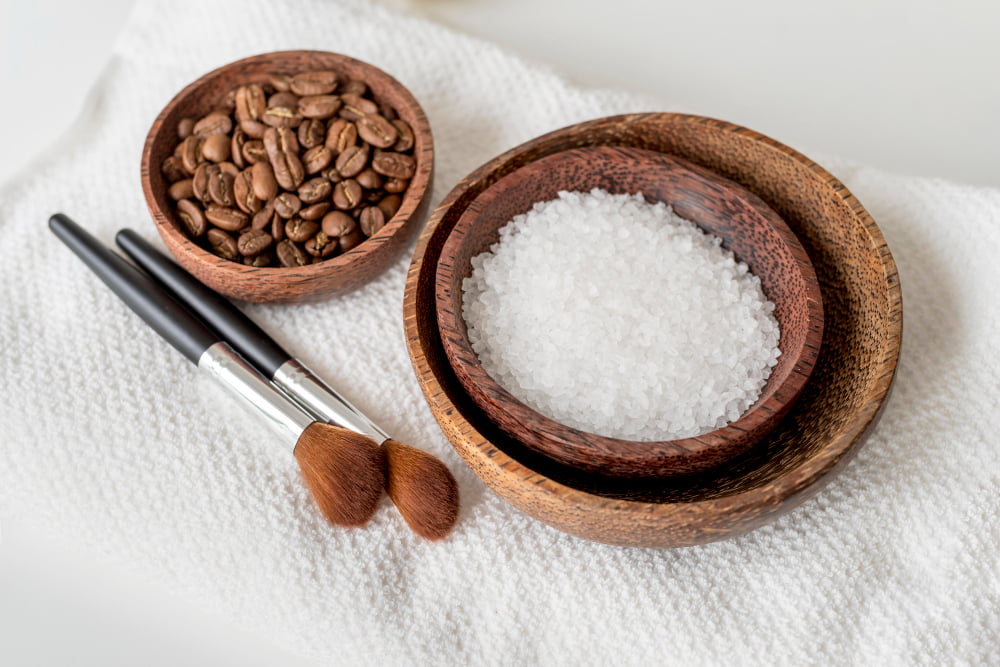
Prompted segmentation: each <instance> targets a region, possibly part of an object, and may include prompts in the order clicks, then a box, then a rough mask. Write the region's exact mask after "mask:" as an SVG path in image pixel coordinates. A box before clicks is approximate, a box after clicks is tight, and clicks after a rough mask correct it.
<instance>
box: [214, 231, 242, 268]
mask: <svg viewBox="0 0 1000 667" xmlns="http://www.w3.org/2000/svg"><path fill="white" fill-rule="evenodd" d="M208 244H209V245H210V246H211V247H212V252H214V253H215V254H216V255H218V256H219V257H222V258H223V259H228V260H231V261H236V260H238V259H239V258H240V251H239V248H237V247H236V241H234V240H233V237H232V236H230V235H229V234H227V233H225V232H224V231H222V230H221V229H215V228H212V229H210V230H208Z"/></svg>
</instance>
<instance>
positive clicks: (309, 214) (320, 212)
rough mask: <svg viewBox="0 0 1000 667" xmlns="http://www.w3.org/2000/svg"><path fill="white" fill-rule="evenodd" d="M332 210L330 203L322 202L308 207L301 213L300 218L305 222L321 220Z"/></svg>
mask: <svg viewBox="0 0 1000 667" xmlns="http://www.w3.org/2000/svg"><path fill="white" fill-rule="evenodd" d="M329 210H330V202H328V201H321V202H319V203H318V204H313V205H312V206H308V207H306V208H304V209H302V210H301V211H299V217H300V218H302V219H303V220H319V219H320V218H322V217H323V216H324V215H326V212H327V211H329Z"/></svg>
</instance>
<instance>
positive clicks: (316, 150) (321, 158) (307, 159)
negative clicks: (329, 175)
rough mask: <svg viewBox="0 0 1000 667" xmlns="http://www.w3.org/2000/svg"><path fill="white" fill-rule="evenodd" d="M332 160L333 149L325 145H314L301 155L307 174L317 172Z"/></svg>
mask: <svg viewBox="0 0 1000 667" xmlns="http://www.w3.org/2000/svg"><path fill="white" fill-rule="evenodd" d="M331 162H333V151H331V150H330V149H329V148H327V147H326V146H314V147H312V148H310V149H309V150H307V151H306V152H305V153H304V154H303V155H302V166H303V167H305V169H306V173H307V174H318V173H319V172H321V171H323V170H324V169H326V168H327V167H328V166H329V165H330V163H331Z"/></svg>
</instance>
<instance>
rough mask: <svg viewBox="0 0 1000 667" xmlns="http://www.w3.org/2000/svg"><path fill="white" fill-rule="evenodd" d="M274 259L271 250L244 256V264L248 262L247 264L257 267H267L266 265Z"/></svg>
mask: <svg viewBox="0 0 1000 667" xmlns="http://www.w3.org/2000/svg"><path fill="white" fill-rule="evenodd" d="M272 261H274V258H273V257H272V256H271V253H269V252H264V253H261V254H259V255H257V256H256V257H244V258H243V263H244V264H246V265H247V266H253V267H257V268H261V267H265V266H270V265H271V262H272Z"/></svg>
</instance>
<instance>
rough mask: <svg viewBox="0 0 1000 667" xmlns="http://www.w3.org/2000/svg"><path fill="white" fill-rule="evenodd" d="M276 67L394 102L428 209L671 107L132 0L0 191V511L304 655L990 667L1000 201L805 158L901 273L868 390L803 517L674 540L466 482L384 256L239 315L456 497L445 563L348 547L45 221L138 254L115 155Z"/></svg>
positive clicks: (172, 0)
mask: <svg viewBox="0 0 1000 667" xmlns="http://www.w3.org/2000/svg"><path fill="white" fill-rule="evenodd" d="M286 48H317V49H325V50H330V51H337V52H342V53H347V54H350V55H353V56H355V57H358V58H361V59H363V60H367V61H369V62H372V63H374V64H376V65H378V66H381V67H383V68H384V69H386V70H388V71H389V72H391V73H393V74H394V75H396V76H397V77H398V78H399V79H400V80H401V81H402V82H403V83H404V84H406V85H407V86H408V87H410V89H411V90H412V91H413V92H414V94H415V95H416V96H417V98H418V99H419V100H420V101H421V102H422V104H423V105H424V107H425V109H426V111H427V113H428V116H429V117H430V120H431V124H432V127H433V130H434V133H435V139H436V144H437V157H438V166H439V168H438V170H437V177H436V181H435V201H437V200H439V199H440V198H441V197H442V196H443V195H444V194H445V192H447V190H448V189H449V188H450V187H451V186H452V185H453V184H454V183H455V182H456V181H457V180H458V179H460V178H461V177H462V176H464V175H465V174H466V173H468V172H469V171H470V170H472V169H473V168H474V167H476V166H478V165H479V164H481V163H482V162H484V161H485V160H487V159H489V158H491V157H492V156H494V155H496V154H498V153H500V152H502V151H504V150H506V149H508V148H510V147H512V146H514V145H516V144H518V143H520V142H522V141H524V140H526V139H529V138H531V137H533V136H536V135H538V134H540V133H542V132H545V131H548V130H551V129H554V128H557V127H560V126H563V125H566V124H569V123H572V122H576V121H580V120H584V119H589V118H594V117H597V116H603V115H607V114H612V113H620V112H626V111H637V110H651V109H669V107H667V106H664V105H663V104H662V103H655V102H652V101H650V100H643V99H638V98H636V97H634V96H628V95H624V94H617V93H612V92H603V91H594V90H584V89H581V88H578V87H575V86H573V85H570V84H569V83H567V82H566V81H565V80H563V79H561V78H559V77H558V76H557V75H555V74H553V73H552V72H550V71H548V70H547V69H545V68H541V67H538V66H535V65H532V64H528V63H525V62H523V61H522V60H520V59H518V58H515V57H513V56H511V55H509V54H507V53H505V52H503V51H502V50H501V49H499V48H496V47H494V46H492V45H490V44H487V43H484V42H482V41H477V40H474V39H470V38H468V37H464V36H460V35H457V34H454V33H453V32H451V31H449V30H447V29H444V28H442V27H439V26H435V25H432V24H429V23H427V22H424V21H422V20H419V19H416V18H413V17H410V16H406V15H402V14H397V13H394V12H392V11H390V10H387V9H385V8H384V7H380V6H377V5H371V4H369V3H367V2H365V1H364V0H337V1H334V0H325V1H324V0H294V1H293V0H226V1H223V2H195V1H193V0H192V1H184V2H181V1H178V0H143V1H142V2H140V3H139V5H138V7H137V9H136V10H135V12H134V14H133V15H132V16H131V18H130V19H129V21H128V23H127V26H126V28H125V30H124V33H123V35H122V37H121V39H120V40H119V42H118V44H117V46H116V48H115V51H114V56H113V58H112V60H111V62H110V64H109V65H108V67H107V70H106V71H105V73H104V75H103V76H102V77H101V79H100V81H99V82H98V83H97V85H96V86H95V88H94V93H93V95H92V97H91V99H90V102H89V104H88V106H87V107H86V109H85V110H84V113H83V115H82V117H81V118H80V120H79V121H78V122H77V124H76V125H75V127H74V128H73V129H72V131H71V132H70V133H69V134H68V135H67V136H65V137H63V138H62V139H61V140H60V141H59V142H58V145H57V146H56V147H55V148H54V150H53V151H52V152H51V153H50V154H49V155H48V156H47V158H46V159H44V160H42V161H40V162H38V163H36V164H35V165H33V166H32V167H31V168H30V169H28V170H27V171H26V172H25V173H24V174H23V175H22V176H21V177H20V178H18V179H17V180H15V181H13V182H11V183H8V184H7V185H6V187H4V188H3V189H2V190H0V257H2V262H0V303H2V306H0V336H2V346H0V374H2V377H3V379H4V381H3V384H2V387H0V405H2V406H3V408H2V410H3V430H4V438H3V442H2V444H0V511H2V512H4V513H5V514H8V515H11V516H16V517H18V519H23V520H25V521H31V522H33V523H34V524H36V525H39V526H43V527H46V528H48V529H50V530H52V531H56V532H58V533H60V534H62V535H64V536H66V537H68V538H70V539H72V540H75V541H76V542H78V543H79V544H80V545H81V547H82V548H86V549H90V550H93V551H95V552H98V553H101V554H105V555H106V556H107V557H108V558H109V559H116V560H117V561H118V562H121V563H123V564H126V565H128V566H129V567H131V568H133V569H137V570H138V571H140V572H142V573H145V574H146V575H148V576H150V577H152V578H155V579H156V580H159V581H161V582H164V583H166V584H167V585H169V586H172V587H173V588H175V589H176V590H178V591H180V592H181V593H182V594H184V595H187V596H189V597H190V598H193V599H194V600H196V601H198V602H199V603H202V604H206V605H208V606H211V607H212V608H215V609H219V610H221V611H222V612H224V613H226V614H228V615H229V616H231V617H232V618H233V619H234V620H235V621H236V622H238V623H240V624H242V625H244V626H245V627H247V628H248V629H252V630H254V631H256V632H258V633H261V634H264V635H267V636H269V637H270V638H271V639H273V640H274V641H275V642H276V643H278V644H279V645H282V646H285V647H287V648H288V649H290V650H292V651H295V652H298V653H301V654H302V655H304V656H307V657H312V658H314V659H315V660H317V661H318V662H320V663H354V664H372V665H384V664H454V665H467V664H527V663H542V662H544V663H551V664H567V665H569V664H572V665H580V664H584V665H607V664H662V663H667V664H719V663H722V662H726V663H746V664H774V663H780V664H802V663H812V664H830V663H867V664H887V663H925V664H941V663H983V664H985V663H992V664H998V663H1000V584H998V570H1000V568H998V565H1000V520H998V519H1000V446H998V445H1000V442H998V437H997V435H996V432H995V429H996V427H995V425H994V423H993V422H994V420H995V417H996V411H997V407H998V405H1000V389H998V386H1000V380H998V378H997V375H998V369H1000V364H998V361H997V359H998V358H1000V346H998V344H997V334H996V332H997V331H998V330H1000V308H998V303H1000V297H998V286H1000V262H997V261H996V254H997V252H998V249H1000V189H991V188H973V187H965V186H961V185H954V184H951V183H947V182H944V181H940V180H928V179H916V178H906V177H900V176H893V175H889V174H885V173H882V172H880V171H877V170H874V169H868V168H865V167H861V166H857V165H852V164H849V163H846V162H843V161H834V162H830V161H824V162H825V163H826V166H828V167H830V168H832V169H833V171H834V172H835V173H836V174H837V175H838V176H840V177H841V178H842V179H843V180H844V181H845V182H846V184H847V186H848V187H849V188H851V189H852V190H853V191H854V192H855V194H857V195H858V197H859V198H860V200H861V201H862V203H863V204H864V205H865V206H866V207H867V208H868V209H869V210H870V211H871V213H872V214H873V215H874V217H875V219H876V220H877V221H878V223H879V225H880V226H881V228H882V230H883V231H884V233H885V236H886V238H887V239H888V242H889V245H890V247H891V249H892V251H893V253H894V255H895V258H896V261H897V262H898V264H899V268H900V273H901V278H902V285H903V291H904V311H905V323H906V325H905V335H904V350H903V354H902V361H901V365H900V368H899V374H898V377H897V383H896V389H895V393H894V395H893V397H892V399H891V402H890V404H889V406H888V408H887V410H886V411H885V414H884V417H883V419H882V422H881V424H880V425H879V426H878V428H877V429H876V430H875V432H874V433H873V435H872V437H871V438H870V439H869V441H868V443H867V444H866V445H865V446H864V448H863V450H862V451H861V453H860V454H859V456H858V457H857V458H856V459H855V460H854V461H853V462H852V463H851V464H850V465H849V466H848V467H847V468H846V470H845V471H844V472H843V474H842V475H841V476H840V477H839V478H838V479H837V480H835V481H834V482H833V483H832V484H831V485H830V486H829V487H828V488H827V489H826V490H825V491H824V492H822V493H821V494H820V495H819V496H818V497H817V498H815V499H814V500H811V501H809V502H807V503H806V504H804V505H803V506H802V507H801V508H799V509H797V510H796V511H794V512H792V513H791V514H790V515H787V516H785V517H783V518H781V519H779V520H777V521H776V522H774V523H772V524H770V525H768V526H766V527H764V528H761V529H759V530H757V531H755V532H753V533H750V534H748V535H746V536H744V537H741V538H738V539H733V540H729V541H725V542H720V543H716V544H711V545H708V546H703V547H697V548H689V549H680V550H647V549H625V548H617V547H611V546H604V545H600V544H595V543H591V542H586V541H583V540H580V539H577V538H573V537H570V536H567V535H564V534H562V533H560V532H557V531H555V530H553V529H551V528H549V527H547V526H545V525H543V524H541V523H539V522H536V521H534V520H532V519H530V518H528V517H527V516H525V515H523V514H520V513H519V512H517V511H516V510H514V509H513V508H511V507H510V506H508V505H506V504H505V503H504V502H503V501H501V500H499V499H498V498H497V497H496V496H495V495H494V494H493V493H492V492H490V491H489V490H487V489H486V488H485V487H484V485H483V484H482V483H481V482H480V481H479V480H478V479H477V478H475V477H474V476H473V475H472V473H471V472H470V471H469V470H468V469H467V468H466V467H465V466H464V465H463V463H462V462H461V460H460V459H459V457H458V456H457V455H456V454H455V453H454V452H453V450H452V449H451V448H450V446H449V445H448V443H447V441H446V440H445V439H444V437H443V436H442V435H441V433H440V431H439V430H438V428H437V427H436V425H435V423H434V421H433V419H432V418H431V415H430V413H429V411H428V408H427V407H426V405H425V403H424V400H423V398H422V397H421V395H420V392H419V389H418V387H417V382H416V380H415V379H414V377H413V373H412V371H411V368H410V363H409V361H408V359H407V356H406V351H405V346H404V341H403V333H402V323H401V302H402V292H403V282H404V277H405V269H406V266H407V258H405V257H401V258H400V259H399V261H398V262H397V263H396V264H395V265H394V266H393V267H392V268H391V269H390V270H389V271H388V272H387V273H385V274H384V275H382V276H381V277H380V278H378V279H377V280H376V281H374V282H373V283H372V284H370V285H368V286H367V287H365V288H363V289H361V290H359V291H357V292H355V293H353V294H351V295H349V296H346V297H343V298H338V299H335V300H332V301H329V302H326V303H322V304H318V305H308V306H290V307H253V308H250V309H249V310H250V312H251V315H252V316H253V317H254V318H255V319H257V320H258V321H259V322H261V324H262V325H263V326H264V327H265V328H266V329H267V330H269V331H271V332H274V333H275V335H276V337H277V338H278V339H279V340H280V342H281V343H283V344H285V345H286V346H287V347H288V348H289V349H290V350H292V351H293V352H294V353H297V354H298V355H299V356H301V357H302V358H303V359H304V360H305V361H306V362H307V363H308V364H310V365H312V366H314V367H315V368H316V369H317V370H318V371H320V372H321V373H322V374H324V375H325V376H326V377H327V378H329V379H330V380H331V381H332V382H333V383H334V384H335V385H336V386H338V387H341V388H342V389H343V390H344V393H345V394H346V395H347V396H348V397H349V398H350V399H351V400H352V401H354V402H355V403H357V404H358V405H359V406H360V407H361V408H362V409H364V410H366V411H368V412H369V413H371V415H372V416H373V417H374V418H375V419H376V420H377V421H379V422H380V423H382V424H384V426H385V428H386V429H387V430H388V431H389V432H391V433H393V434H395V435H396V436H397V437H398V438H399V439H400V440H402V441H404V442H409V443H412V444H414V445H417V446H420V447H422V448H425V449H427V450H428V451H430V452H432V453H433V454H435V455H437V456H439V457H440V458H441V459H443V460H444V461H445V462H446V463H447V464H448V466H449V467H450V468H451V469H452V470H454V471H455V473H456V476H457V478H458V480H459V483H460V487H461V493H462V502H463V505H462V512H461V516H460V521H459V523H458V525H457V527H456V529H455V531H454V533H453V535H452V536H451V537H450V538H449V539H448V540H447V541H445V542H443V543H438V544H432V543H428V542H425V541H423V540H421V539H419V538H418V537H416V536H415V535H413V534H412V533H411V532H410V531H409V530H407V528H406V526H405V525H404V523H403V521H402V520H401V518H400V517H399V516H398V514H397V513H396V512H395V510H394V508H392V506H391V505H390V504H389V502H388V501H387V500H384V501H383V504H382V507H381V508H380V511H379V512H378V514H377V515H376V517H375V519H374V521H373V522H372V524H371V525H370V526H369V527H368V528H366V529H364V530H343V529H335V528H331V527H330V526H328V525H327V524H326V523H324V521H323V519H322V518H321V517H320V515H319V513H318V512H317V511H316V509H315V508H314V507H313V505H312V503H311V501H310V499H309V497H308V495H307V493H306V491H305V489H304V488H303V485H302V483H301V482H300V478H299V473H298V470H297V467H296V463H295V461H294V459H293V457H292V456H291V454H290V451H289V447H288V446H286V445H285V444H284V443H282V442H281V441H280V440H279V439H278V438H276V437H275V436H274V434H273V433H272V432H270V431H269V430H267V427H266V426H265V425H264V424H262V423H261V422H259V421H257V420H254V419H252V418H248V417H247V416H246V413H244V412H243V411H242V409H241V407H240V406H239V405H238V404H236V403H235V402H234V401H233V400H232V399H231V398H230V397H229V396H228V395H226V394H225V393H224V392H223V391H222V390H217V389H216V388H215V386H214V385H213V384H212V382H211V381H210V380H208V379H205V378H202V377H201V376H199V374H198V373H197V371H196V369H195V368H194V367H193V366H191V365H190V364H189V363H188V362H187V361H185V360H184V359H183V358H182V357H181V356H180V355H179V354H177V353H176V352H175V351H174V350H173V349H172V348H170V347H169V346H168V345H166V344H165V343H164V342H162V341H161V340H159V339H158V338H157V337H156V335H155V334H154V333H153V332H152V331H151V330H149V329H148V328H147V327H146V326H145V325H144V324H142V323H141V322H140V321H139V319H138V318H137V317H135V316H134V315H133V314H132V313H131V312H129V311H128V310H127V309H126V308H125V306H123V305H122V304H121V303H120V302H119V301H118V299H117V298H116V297H114V296H113V295H112V294H111V293H110V292H109V291H108V290H107V289H106V288H105V287H104V286H103V285H102V284H101V283H100V282H99V281H98V280H97V279H96V278H95V277H94V276H93V275H91V274H90V272H89V271H88V270H87V269H85V268H84V266H83V264H81V263H80V262H79V261H78V260H77V259H76V258H75V257H73V256H72V255H71V254H70V253H69V252H68V251H67V250H66V249H65V248H64V247H63V246H62V245H61V244H60V243H59V242H58V241H56V240H55V238H54V237H52V236H51V234H50V233H49V232H48V230H47V228H46V220H47V218H48V216H49V214H50V213H52V212H55V211H59V210H62V211H66V212H67V213H69V214H70V215H71V216H73V217H75V218H76V219H77V220H78V221H79V222H80V223H81V224H83V225H84V226H85V227H87V228H88V229H90V230H92V231H93V232H95V233H96V234H97V235H98V236H99V237H100V238H101V239H103V240H104V241H105V242H108V243H111V242H112V238H113V234H114V232H115V231H116V230H117V229H119V228H120V227H124V226H131V227H134V228H136V229H138V230H139V231H140V232H141V233H143V234H144V235H145V236H146V237H147V238H150V239H153V238H154V237H155V232H154V231H153V227H152V224H151V222H150V221H149V217H148V215H147V212H146V208H145V204H144V202H143V197H142V192H141V190H140V185H139V156H140V151H141V148H142V142H143V138H144V136H145V133H146V130H147V128H148V127H149V125H150V124H151V122H152V120H153V119H154V117H155V116H156V114H157V113H158V112H159V110H160V109H161V108H162V107H163V105H164V104H165V103H166V102H167V101H168V100H169V98H170V97H171V96H172V95H173V94H174V93H175V92H176V91H177V90H179V89H180V88H181V87H182V86H183V85H184V84H186V83H187V82H189V81H191V80H193V79H194V78H195V77H197V76H198V75H200V74H202V73H203V72H205V71H208V70H210V69H213V68H215V67H217V66H219V65H222V64H224V63H226V62H229V61H232V60H234V59H237V58H239V57H242V56H245V55H249V54H253V53H257V52H262V51H269V50H275V49H286ZM729 120H733V121H736V122H739V121H740V119H739V118H732V119H729ZM779 138H780V137H779ZM158 242H159V241H158V239H157V243H158Z"/></svg>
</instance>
